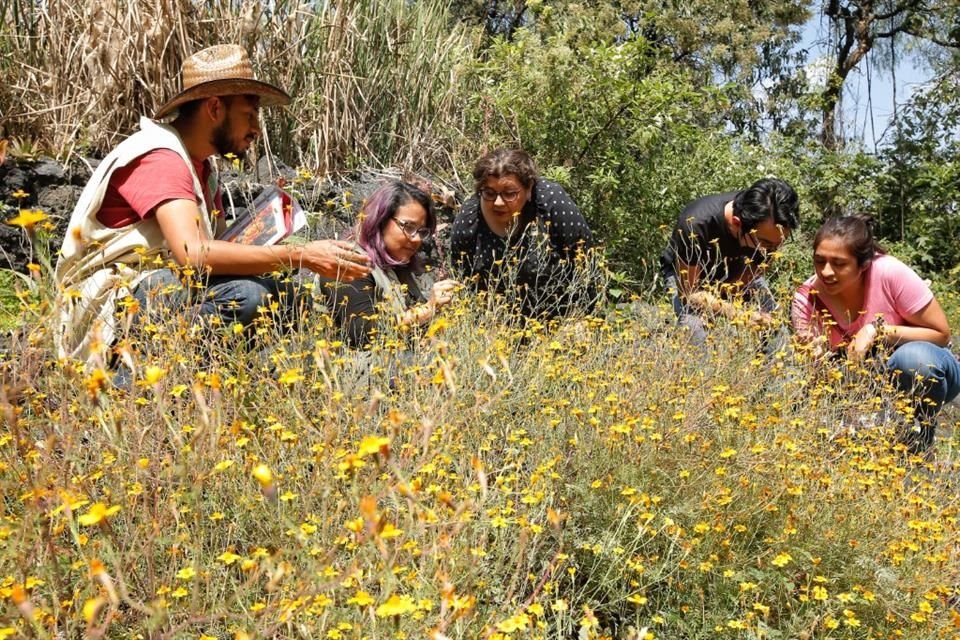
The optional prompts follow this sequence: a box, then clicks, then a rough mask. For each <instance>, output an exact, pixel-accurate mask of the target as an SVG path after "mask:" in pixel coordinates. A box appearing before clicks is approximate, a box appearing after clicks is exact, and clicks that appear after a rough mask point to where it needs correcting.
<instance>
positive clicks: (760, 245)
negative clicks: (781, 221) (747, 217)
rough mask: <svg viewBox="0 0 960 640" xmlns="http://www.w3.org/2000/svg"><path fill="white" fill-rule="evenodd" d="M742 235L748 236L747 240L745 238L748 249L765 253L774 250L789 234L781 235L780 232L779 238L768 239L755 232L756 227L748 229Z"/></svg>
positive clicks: (784, 241) (783, 242) (782, 243)
mask: <svg viewBox="0 0 960 640" xmlns="http://www.w3.org/2000/svg"><path fill="white" fill-rule="evenodd" d="M778 228H779V227H778ZM742 237H744V238H749V240H747V248H748V249H753V250H754V251H760V252H762V253H765V254H766V253H772V252H774V251H776V250H777V249H779V248H780V247H782V246H783V245H784V244H785V243H786V242H787V240H788V239H789V236H785V235H783V232H781V234H780V239H779V240H777V241H774V240H768V239H767V238H763V237H761V236H759V235H758V234H757V230H756V229H751V230H750V231H748V232H746V233H744V234H742Z"/></svg>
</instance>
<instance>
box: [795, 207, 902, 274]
mask: <svg viewBox="0 0 960 640" xmlns="http://www.w3.org/2000/svg"><path fill="white" fill-rule="evenodd" d="M825 238H837V239H839V240H841V241H842V242H843V244H844V245H845V246H846V247H847V249H849V250H850V253H852V254H853V256H854V257H855V258H856V259H857V266H858V267H862V266H864V265H865V264H867V263H868V262H870V261H871V260H873V258H874V257H875V256H877V255H883V254H885V253H886V252H887V251H886V249H884V248H883V247H881V246H880V243H878V242H877V241H876V239H874V237H873V217H872V216H868V215H863V214H857V215H845V216H835V217H833V218H829V219H827V221H826V222H824V223H823V225H822V226H821V227H820V229H819V230H818V231H817V235H815V236H814V237H813V250H814V251H816V250H817V247H819V246H820V243H821V242H822V241H823V240H824V239H825Z"/></svg>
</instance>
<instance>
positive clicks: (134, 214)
mask: <svg viewBox="0 0 960 640" xmlns="http://www.w3.org/2000/svg"><path fill="white" fill-rule="evenodd" d="M193 168H194V171H196V172H197V175H198V176H199V177H200V184H202V185H203V186H204V191H207V186H208V184H207V183H208V182H209V181H210V165H209V164H208V163H207V162H206V161H204V160H200V161H196V160H194V161H193ZM204 195H205V200H206V203H205V204H206V205H207V210H208V211H212V210H214V209H216V210H217V211H222V210H223V206H222V203H221V199H220V190H219V189H217V192H216V193H215V194H210V193H205V194H204ZM211 196H212V197H211ZM168 200H196V196H195V195H194V192H193V176H192V175H190V170H189V169H188V168H187V165H186V164H184V162H183V158H181V157H180V154H178V153H177V152H176V151H173V150H171V149H156V150H155V151H150V152H148V153H145V154H144V155H142V156H140V157H139V158H137V159H136V160H134V161H133V162H131V163H130V164H128V165H127V166H125V167H120V168H119V169H117V170H116V171H114V172H113V175H111V176H110V183H109V184H108V185H107V192H106V193H105V194H104V196H103V204H101V205H100V210H99V211H98V212H97V220H99V221H100V223H101V224H103V225H106V226H108V227H110V228H111V229H121V228H123V227H125V226H127V225H130V224H133V223H134V222H139V221H140V220H144V219H146V218H149V217H151V216H153V215H154V214H155V213H156V208H157V207H159V206H160V205H161V204H163V203H164V202H167V201H168Z"/></svg>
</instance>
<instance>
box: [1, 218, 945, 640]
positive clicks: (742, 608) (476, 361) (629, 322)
mask: <svg viewBox="0 0 960 640" xmlns="http://www.w3.org/2000/svg"><path fill="white" fill-rule="evenodd" d="M21 214H22V212H21ZM20 222H22V223H29V224H24V225H23V226H25V228H29V229H30V233H31V234H35V233H37V232H39V231H40V230H39V228H36V225H37V224H40V223H42V222H43V221H42V219H37V216H33V218H31V220H26V219H21V220H20ZM38 262H39V261H38ZM43 271H44V268H43V267H42V266H38V267H37V269H36V270H35V271H34V273H35V275H36V277H35V278H33V279H32V280H30V282H32V285H31V286H26V285H24V286H22V287H21V289H22V291H23V293H22V295H21V311H20V314H21V316H20V323H21V326H22V330H21V331H20V332H18V334H17V336H16V337H15V339H14V341H13V344H12V346H11V349H10V352H9V355H8V360H7V361H6V362H5V363H4V371H5V373H6V375H7V382H8V384H7V386H6V387H5V390H4V398H3V400H4V401H3V403H2V405H0V416H2V427H0V488H2V494H3V499H2V502H0V638H14V637H16V638H20V637H36V638H77V637H90V638H99V637H104V638H113V637H116V638H121V637H122V638H191V639H200V638H203V639H211V638H236V639H240V638H331V639H337V638H356V639H359V638H371V639H374V638H377V639H380V638H397V639H400V638H432V639H442V638H484V639H489V640H507V639H525V638H529V639H534V638H583V639H587V638H630V639H641V638H646V639H651V638H706V637H710V638H770V639H774V638H878V639H879V638H911V639H923V638H929V639H933V638H952V637H960V613H958V611H957V609H956V606H957V604H956V598H957V591H956V586H957V585H958V584H960V570H958V566H960V565H958V557H957V556H958V550H960V548H958V503H957V495H958V494H957V487H958V478H960V475H958V472H960V464H958V462H957V460H958V458H957V455H956V452H955V448H956V447H955V443H954V441H953V439H952V433H953V426H954V425H953V422H954V421H955V420H956V414H955V413H951V411H949V410H948V411H947V412H945V414H944V415H943V419H942V422H941V432H942V437H941V438H940V440H939V443H938V451H937V456H936V458H935V459H920V458H918V457H911V456H909V455H907V454H906V453H905V451H904V450H903V447H901V446H898V445H896V444H895V443H896V437H895V433H894V428H893V426H891V425H892V424H894V423H896V422H897V414H900V416H901V417H902V415H903V414H905V413H909V411H910V408H909V403H907V402H905V401H904V400H903V399H902V398H897V397H895V396H894V395H893V394H892V392H891V391H890V389H889V388H888V387H887V386H886V385H885V384H884V382H883V379H882V378H878V377H877V376H876V375H874V374H873V373H872V371H871V369H870V366H869V363H867V364H866V365H864V366H863V367H862V369H861V370H857V371H851V370H842V369H840V368H837V367H833V366H825V365H823V364H822V363H816V362H813V361H812V360H811V356H810V354H809V353H808V352H807V351H806V350H804V349H803V348H802V347H799V346H796V345H788V346H787V348H785V349H783V350H781V351H779V352H778V353H776V354H775V355H772V356H765V355H764V354H763V353H762V351H761V350H760V343H761V339H762V336H759V335H758V334H757V333H756V332H755V331H754V330H752V329H751V328H749V327H748V326H747V324H746V322H739V321H734V322H722V323H721V322H718V323H717V326H716V327H715V328H714V332H713V335H712V338H711V341H710V342H709V344H708V345H707V347H706V348H705V349H702V350H697V349H693V348H692V347H690V346H689V345H688V344H686V342H685V340H684V338H683V336H682V335H679V334H677V333H676V332H675V331H674V330H673V319H672V315H671V312H670V311H669V308H668V307H667V306H666V305H665V304H655V303H654V302H655V300H654V299H653V298H652V297H651V298H650V299H646V298H644V299H641V298H634V299H632V300H631V301H629V302H628V303H625V304H620V305H608V306H606V307H602V308H601V309H600V310H598V311H597V312H596V313H595V314H594V315H593V316H589V317H582V318H576V319H572V320H568V321H566V322H564V323H563V324H559V325H553V326H545V325H541V324H538V323H536V322H530V323H521V322H518V321H517V320H516V319H515V318H511V317H509V316H508V315H507V314H506V313H505V312H504V311H503V308H502V305H501V304H500V303H499V301H498V300H497V299H496V298H494V297H487V296H479V297H478V296H475V295H473V294H470V293H468V292H466V291H464V292H463V293H462V294H461V296H460V297H459V299H458V301H457V302H456V303H455V304H453V305H451V307H449V308H447V309H445V310H444V313H443V314H442V315H441V317H440V318H439V319H438V320H436V321H435V322H434V324H433V325H432V326H430V327H429V328H427V329H425V330H424V331H422V332H420V333H418V334H416V335H412V334H409V333H407V334H404V333H398V332H396V331H393V330H392V329H390V327H389V326H385V328H384V330H383V331H382V332H381V335H380V336H379V337H378V338H377V341H376V344H375V346H374V348H373V349H372V350H371V351H370V352H369V353H368V354H366V355H357V354H355V353H352V352H350V351H348V350H347V349H345V347H344V346H343V344H342V343H341V342H340V341H339V340H338V335H337V332H336V331H335V330H333V328H332V327H331V326H330V321H329V318H328V317H327V316H325V315H322V314H308V315H307V316H306V317H305V318H303V319H302V320H301V321H300V322H299V323H298V324H297V326H296V327H294V328H293V329H292V330H291V331H279V329H282V328H283V327H280V326H278V325H279V324H280V323H281V322H282V321H281V320H280V319H278V318H277V317H276V316H274V315H273V314H272V312H271V309H270V307H269V306H267V307H265V309H264V316H263V322H262V323H261V324H260V325H258V326H257V328H256V334H257V335H256V337H255V338H254V339H253V340H248V339H246V338H245V337H244V336H242V335H240V332H239V331H238V330H237V328H236V327H233V326H212V327H203V328H202V329H201V328H198V327H195V326H190V325H188V324H187V323H186V322H184V321H183V319H182V318H176V317H170V318H165V319H163V320H162V321H158V322H150V323H146V324H142V325H139V326H129V327H127V328H128V330H129V333H128V334H127V335H126V336H125V341H122V342H121V343H120V346H119V350H120V353H121V354H122V358H123V359H124V361H125V362H127V363H128V364H129V365H131V366H132V368H133V370H134V372H135V374H134V382H133V384H132V385H131V386H130V387H129V388H126V389H123V388H116V387H115V386H114V385H113V384H112V376H113V374H112V372H111V371H109V370H108V369H107V368H106V366H101V367H97V366H91V367H86V368H85V367H84V366H82V365H80V364H77V363H75V362H68V361H62V360H57V359H56V358H55V357H54V355H53V351H52V349H51V345H52V339H51V331H52V326H53V321H52V318H53V316H52V313H53V312H52V308H51V299H50V296H49V294H48V293H47V291H48V288H47V287H46V286H45V285H44V281H45V277H44V275H43ZM134 311H135V309H133V308H132V307H131V305H127V307H126V309H125V311H124V312H125V313H128V314H132V313H133V312H134ZM781 320H783V321H785V320H786V318H781ZM14 394H15V395H16V396H17V397H13V395H14Z"/></svg>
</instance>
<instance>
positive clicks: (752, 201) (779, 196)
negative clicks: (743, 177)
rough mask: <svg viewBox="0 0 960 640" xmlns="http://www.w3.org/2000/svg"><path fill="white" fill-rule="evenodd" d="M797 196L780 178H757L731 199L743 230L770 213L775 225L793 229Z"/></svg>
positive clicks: (757, 222) (759, 221)
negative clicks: (747, 187)
mask: <svg viewBox="0 0 960 640" xmlns="http://www.w3.org/2000/svg"><path fill="white" fill-rule="evenodd" d="M799 200H800V199H799V198H798V197H797V192H796V191H794V190H793V187H791V186H790V185H789V184H787V183H786V182H784V181H783V180H780V179H779V178H763V179H762V180H757V181H756V182H754V183H753V184H752V185H750V188H749V189H746V190H744V191H741V192H740V193H738V194H737V196H736V197H735V198H734V199H733V215H735V216H737V217H738V218H740V222H741V224H742V229H743V233H747V232H749V231H750V230H752V229H755V228H756V226H757V225H758V224H760V223H761V222H763V221H764V220H766V219H767V218H769V217H771V216H773V222H774V224H777V225H779V226H781V227H783V228H784V229H789V230H791V231H793V230H794V229H796V228H797V226H798V225H799V224H800V210H799V206H798V204H799Z"/></svg>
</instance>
